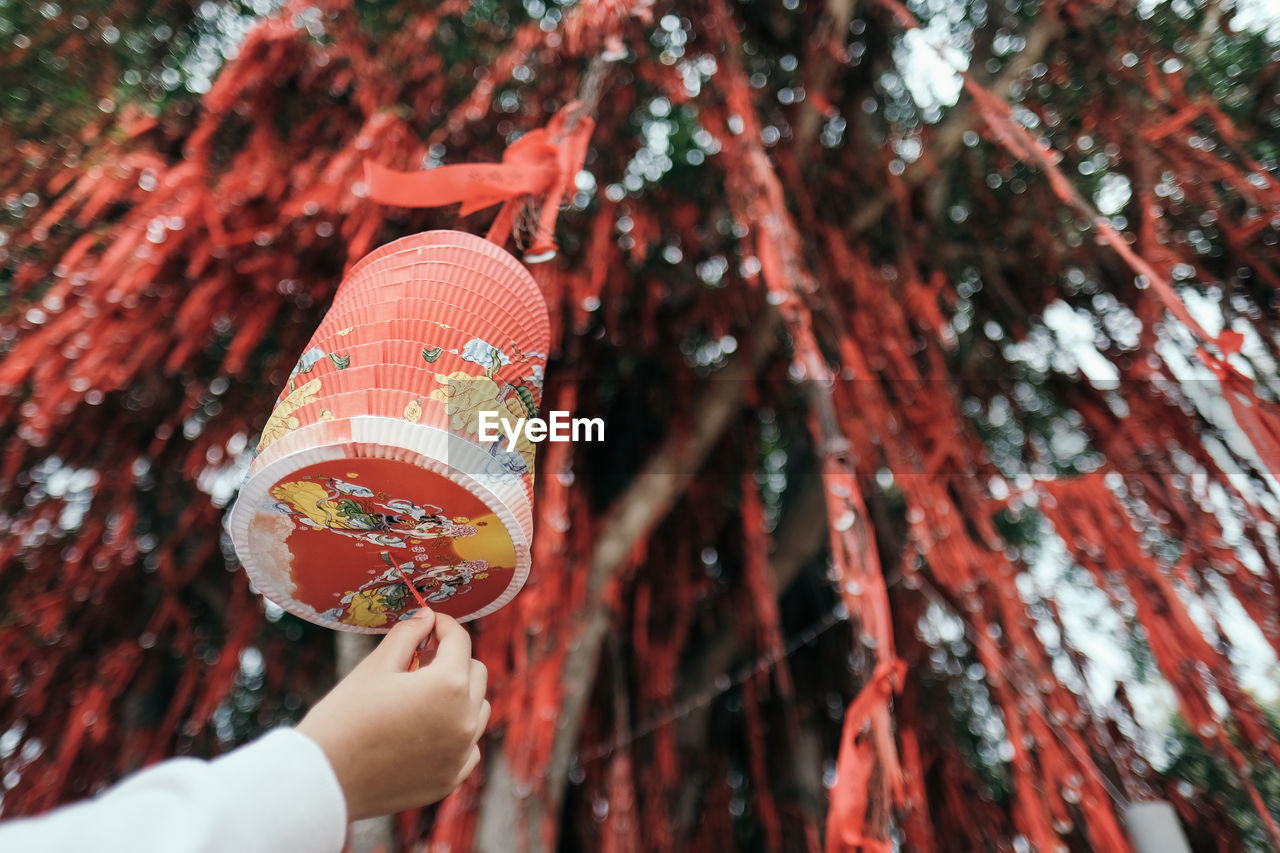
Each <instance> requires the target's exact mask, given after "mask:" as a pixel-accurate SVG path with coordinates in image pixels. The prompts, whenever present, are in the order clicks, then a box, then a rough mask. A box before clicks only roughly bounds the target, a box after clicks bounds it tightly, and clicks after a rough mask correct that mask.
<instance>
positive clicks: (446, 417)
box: [228, 231, 550, 633]
mask: <svg viewBox="0 0 1280 853" xmlns="http://www.w3.org/2000/svg"><path fill="white" fill-rule="evenodd" d="M549 344H550V320H549V317H548V315H547V308H546V303H545V301H544V300H543V298H542V294H541V292H540V291H539V289H538V286H537V283H536V282H535V281H534V280H533V278H532V277H531V276H530V275H529V272H528V271H527V270H526V269H525V268H524V266H523V265H521V263H520V262H519V261H517V260H516V259H515V258H513V257H512V256H511V255H509V254H507V253H506V252H505V251H503V250H502V249H501V248H499V247H498V246H496V245H494V244H493V243H490V242H488V241H486V240H483V239H480V238H479V237H476V236H474V235H471V234H466V233H462V232H457V231H431V232H426V233H422V234H414V235H412V236H409V237H405V238H403V239H401V240H397V241H395V242H393V243H389V244H387V245H385V246H382V247H381V248H379V249H377V250H376V251H374V252H372V253H371V254H369V255H368V256H367V257H365V258H363V259H361V260H360V261H359V262H358V263H357V264H356V265H355V266H354V267H352V269H351V271H350V272H349V273H348V275H347V277H346V279H345V280H344V281H343V283H342V285H341V287H339V289H338V293H337V295H336V296H335V298H334V302H333V305H332V307H331V308H330V309H329V312H328V313H327V314H326V316H325V319H324V321H323V322H321V324H320V326H319V328H318V329H317V330H316V333H315V334H314V335H313V336H312V338H311V341H310V342H309V343H308V345H307V347H306V349H305V351H304V352H303V354H302V356H301V357H300V358H299V360H298V363H297V365H296V367H295V368H294V369H293V372H292V373H291V374H290V376H289V380H288V382H287V383H286V385H285V387H284V389H283V390H282V391H281V393H280V396H279V397H278V399H277V400H276V405H275V408H274V409H273V410H272V412H271V415H270V417H269V418H268V420H267V424H266V427H265V428H264V429H263V433H262V439H261V442H260V443H259V445H258V448H257V453H256V455H255V458H254V460H253V462H252V463H251V465H250V469H249V476H248V478H247V479H246V481H245V484H244V486H243V487H242V488H241V491H240V494H239V497H238V498H237V500H236V503H235V506H234V507H233V508H232V511H231V513H230V517H229V522H228V527H229V531H230V534H231V538H232V541H233V542H234V543H235V548H236V553H237V554H238V555H239V557H240V560H241V562H242V563H243V565H244V567H245V571H246V572H247V573H248V575H249V577H250V578H251V579H252V580H253V582H254V584H255V585H256V586H257V587H258V589H259V590H261V591H262V593H263V594H264V595H266V596H267V597H268V598H269V599H271V600H272V601H274V602H276V603H277V604H279V605H280V606H281V607H283V608H285V609H286V610H288V611H290V612H291V613H294V614H296V615H298V616H300V617H302V618H304V619H307V620H309V621H312V622H315V623H317V624H320V625H325V626H328V627H331V628H336V629H339V630H344V631H358V632H364V633H380V632H385V631H387V630H389V629H390V628H391V626H392V625H394V624H395V623H396V622H397V621H399V620H400V619H404V618H407V617H408V616H410V615H412V614H413V612H414V611H415V610H416V609H417V608H418V607H419V606H420V602H423V603H426V604H427V605H428V606H430V607H431V608H432V609H435V610H437V611H439V612H441V613H447V614H449V615H451V616H453V617H455V618H457V619H459V620H462V621H465V620H468V619H474V618H476V617H478V616H483V615H485V614H487V613H491V612H493V611H494V610H496V609H498V608H499V607H501V606H503V605H504V604H506V603H507V602H508V601H510V600H511V598H512V597H513V596H514V595H515V594H516V592H518V591H519V589H520V587H521V586H522V585H523V584H524V581H525V579H526V577H527V576H528V573H529V546H530V542H531V539H532V535H533V514H532V496H533V479H534V452H533V445H532V444H531V443H529V442H528V441H527V440H524V439H522V440H519V441H517V442H516V443H515V445H514V447H513V446H511V444H510V442H509V441H508V439H507V438H506V437H505V436H501V437H499V439H498V440H496V441H492V440H483V439H482V438H481V430H480V426H481V420H482V417H484V418H492V422H493V423H497V424H502V423H505V424H507V425H508V426H509V427H511V428H515V426H516V425H517V423H518V421H519V419H528V418H532V417H535V416H536V415H537V413H538V407H539V405H540V403H541V398H542V381H543V371H544V368H545V366H546V359H547V349H548V346H549ZM484 413H492V414H490V415H485V414H484ZM501 432H502V431H501V430H499V433H501Z"/></svg>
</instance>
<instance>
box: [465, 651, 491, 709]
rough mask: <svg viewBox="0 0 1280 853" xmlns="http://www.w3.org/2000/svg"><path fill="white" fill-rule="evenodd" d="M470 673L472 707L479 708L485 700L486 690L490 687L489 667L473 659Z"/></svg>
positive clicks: (469, 685)
mask: <svg viewBox="0 0 1280 853" xmlns="http://www.w3.org/2000/svg"><path fill="white" fill-rule="evenodd" d="M470 675H471V678H470V680H469V683H468V687H469V688H470V691H471V707H472V708H479V707H480V703H481V702H483V701H484V694H485V690H486V689H488V687H489V669H488V668H487V667H486V666H485V665H484V664H482V663H480V661H478V660H473V661H472V662H471V673H470Z"/></svg>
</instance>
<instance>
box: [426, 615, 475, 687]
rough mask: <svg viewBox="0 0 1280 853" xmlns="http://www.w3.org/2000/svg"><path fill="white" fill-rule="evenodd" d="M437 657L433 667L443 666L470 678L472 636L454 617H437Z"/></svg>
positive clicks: (432, 663) (432, 664)
mask: <svg viewBox="0 0 1280 853" xmlns="http://www.w3.org/2000/svg"><path fill="white" fill-rule="evenodd" d="M435 633H436V641H437V644H436V656H435V660H433V661H432V662H431V666H433V667H436V666H443V667H445V668H446V669H452V670H454V671H455V672H457V673H459V674H460V675H462V677H464V678H469V676H470V674H471V672H470V662H471V635H470V634H468V633H467V629H466V628H463V627H462V625H460V624H459V623H458V620H456V619H454V618H453V617H452V616H445V615H444V614H443V613H441V614H439V615H438V616H436V630H435Z"/></svg>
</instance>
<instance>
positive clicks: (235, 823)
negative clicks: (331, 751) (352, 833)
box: [209, 728, 347, 853]
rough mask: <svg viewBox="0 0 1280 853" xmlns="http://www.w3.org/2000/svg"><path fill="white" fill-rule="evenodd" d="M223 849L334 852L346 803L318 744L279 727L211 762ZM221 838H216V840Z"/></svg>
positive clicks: (337, 849)
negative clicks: (221, 821) (221, 819)
mask: <svg viewBox="0 0 1280 853" xmlns="http://www.w3.org/2000/svg"><path fill="white" fill-rule="evenodd" d="M209 770H210V773H211V775H212V776H213V777H214V778H213V782H214V784H213V785H212V786H211V788H212V789H213V790H214V791H216V792H217V795H218V796H219V798H220V800H221V801H220V803H219V808H218V810H217V811H218V813H219V814H220V815H221V816H223V817H224V821H223V823H222V826H220V827H219V830H220V831H221V832H225V833H226V835H227V837H226V838H225V840H226V841H227V842H231V841H232V837H234V838H235V839H236V840H235V841H234V842H232V843H227V844H225V846H224V845H223V844H221V843H220V844H219V849H227V850H236V849H239V850H298V851H308V853H310V851H315V853H330V851H332V853H340V851H341V850H342V847H343V843H344V841H345V840H346V834H347V802H346V798H345V797H344V796H343V794H342V787H341V786H340V785H339V784H338V777H337V776H336V775H335V774H334V772H333V767H332V766H331V765H330V764H329V759H328V758H327V757H326V756H325V754H324V751H323V750H322V749H320V746H319V744H317V743H316V742H315V741H313V740H312V739H311V738H309V737H307V736H306V735H304V734H302V733H301V732H299V731H298V730H296V729H291V728H281V729H276V730H274V731H272V732H270V733H269V734H267V735H265V736H263V737H261V738H259V739H258V740H256V741H254V742H253V743H251V744H248V745H246V746H244V747H241V748H240V749H237V750H233V751H232V752H229V753H227V754H226V755H224V756H223V757H221V758H218V759H216V760H215V761H213V762H211V764H210V767H209ZM220 841H221V839H220Z"/></svg>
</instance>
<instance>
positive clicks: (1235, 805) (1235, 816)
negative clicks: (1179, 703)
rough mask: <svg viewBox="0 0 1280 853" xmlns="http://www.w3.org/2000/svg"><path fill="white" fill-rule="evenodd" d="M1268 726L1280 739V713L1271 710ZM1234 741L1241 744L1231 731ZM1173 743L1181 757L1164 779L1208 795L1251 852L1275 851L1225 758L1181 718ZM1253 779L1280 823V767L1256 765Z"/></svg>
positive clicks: (1171, 766) (1176, 719)
mask: <svg viewBox="0 0 1280 853" xmlns="http://www.w3.org/2000/svg"><path fill="white" fill-rule="evenodd" d="M1267 723H1268V726H1269V728H1270V729H1271V733H1272V737H1280V710H1277V709H1271V710H1270V711H1268V713H1267ZM1230 738H1231V741H1232V742H1233V743H1235V744H1237V745H1241V744H1240V737H1239V734H1238V733H1236V732H1231V733H1230ZM1172 740H1173V749H1174V751H1175V752H1176V754H1177V757H1176V758H1174V759H1173V762H1172V763H1171V764H1170V765H1169V766H1168V768H1166V769H1165V771H1164V774H1163V775H1164V777H1165V778H1166V779H1168V780H1176V781H1178V782H1179V783H1180V786H1191V787H1192V788H1193V789H1194V791H1195V793H1196V794H1199V795H1201V796H1207V797H1209V798H1210V799H1212V800H1213V801H1214V802H1216V803H1217V804H1218V805H1219V806H1221V807H1222V809H1223V811H1224V812H1225V813H1226V814H1227V817H1228V818H1229V819H1230V820H1231V822H1232V823H1233V824H1234V825H1235V827H1236V829H1237V830H1239V832H1240V837H1241V840H1242V841H1243V842H1244V845H1245V848H1246V849H1247V850H1250V851H1258V853H1263V851H1269V850H1272V849H1273V848H1272V847H1271V843H1270V836H1269V835H1268V834H1267V829H1266V827H1265V826H1264V825H1263V822H1262V818H1261V817H1260V816H1259V815H1258V812H1257V810H1256V809H1255V808H1254V805H1253V802H1252V801H1251V800H1250V798H1249V796H1248V794H1246V793H1245V791H1244V790H1243V789H1242V788H1241V786H1240V780H1239V778H1238V777H1237V775H1236V771H1235V770H1234V769H1233V768H1231V767H1229V766H1228V765H1227V764H1226V762H1225V761H1224V760H1223V758H1222V757H1221V756H1219V755H1215V754H1211V753H1210V752H1209V751H1208V750H1207V749H1205V747H1204V744H1203V743H1202V742H1201V740H1200V738H1199V737H1197V736H1196V733H1195V732H1193V731H1192V730H1191V728H1190V726H1188V725H1187V724H1186V722H1185V721H1183V719H1182V718H1181V717H1177V718H1175V719H1174V721H1173V736H1172ZM1252 778H1253V784H1254V785H1255V786H1256V787H1257V789H1258V793H1259V794H1261V795H1262V799H1263V801H1264V802H1265V803H1266V804H1267V808H1268V809H1269V810H1270V812H1271V816H1272V818H1273V819H1275V820H1277V821H1280V768H1277V767H1275V766H1274V765H1270V764H1263V763H1258V764H1255V766H1254V768H1253V775H1252ZM1188 793H1190V792H1188Z"/></svg>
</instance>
